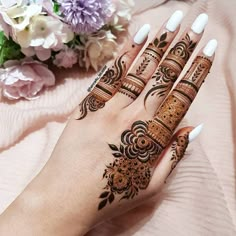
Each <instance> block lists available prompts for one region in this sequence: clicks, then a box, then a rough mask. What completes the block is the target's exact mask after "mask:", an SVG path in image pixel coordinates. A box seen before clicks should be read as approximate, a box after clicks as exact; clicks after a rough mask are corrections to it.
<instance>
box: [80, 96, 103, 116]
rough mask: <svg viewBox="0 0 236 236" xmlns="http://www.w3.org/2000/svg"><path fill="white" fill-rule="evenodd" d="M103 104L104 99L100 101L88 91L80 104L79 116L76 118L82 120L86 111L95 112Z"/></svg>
mask: <svg viewBox="0 0 236 236" xmlns="http://www.w3.org/2000/svg"><path fill="white" fill-rule="evenodd" d="M104 106H105V102H104V101H101V100H100V99H98V98H97V97H96V96H95V95H94V94H92V93H90V94H89V95H88V96H87V97H86V98H85V99H84V100H83V101H82V103H81V104H80V117H79V118H78V119H77V120H82V119H83V118H84V117H86V116H87V114H88V111H90V112H95V111H97V110H99V109H101V108H103V107H104Z"/></svg>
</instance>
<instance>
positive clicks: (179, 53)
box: [144, 33, 197, 107]
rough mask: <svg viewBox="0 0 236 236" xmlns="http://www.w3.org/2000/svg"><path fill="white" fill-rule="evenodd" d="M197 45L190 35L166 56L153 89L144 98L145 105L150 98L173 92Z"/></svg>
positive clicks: (154, 77) (156, 76) (155, 76)
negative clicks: (172, 88) (173, 87)
mask: <svg viewBox="0 0 236 236" xmlns="http://www.w3.org/2000/svg"><path fill="white" fill-rule="evenodd" d="M196 45H197V43H196V42H194V41H192V40H191V38H190V36H189V35H188V33H187V34H186V35H185V37H184V38H183V39H182V40H181V41H180V42H178V43H177V44H176V45H175V46H174V47H173V48H172V49H171V50H170V52H169V54H168V55H167V56H166V58H165V59H164V61H163V62H162V63H161V65H160V66H159V68H158V70H157V72H156V73H155V74H154V76H153V77H152V79H154V80H155V84H153V86H152V88H151V89H150V90H149V91H148V92H147V94H146V96H145V98H144V105H145V107H146V101H147V99H148V97H150V96H154V95H156V96H159V97H163V98H164V96H165V95H166V94H168V92H169V91H170V90H171V87H172V85H173V84H174V83H175V81H176V80H177V78H178V76H179V75H180V73H181V71H182V70H183V68H184V66H185V65H186V63H187V61H188V59H189V58H190V56H191V54H192V52H193V51H194V49H195V47H196Z"/></svg>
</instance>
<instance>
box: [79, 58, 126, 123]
mask: <svg viewBox="0 0 236 236" xmlns="http://www.w3.org/2000/svg"><path fill="white" fill-rule="evenodd" d="M124 55H125V54H123V55H122V56H121V57H119V58H118V59H117V60H116V61H115V63H114V65H113V66H112V67H111V68H110V69H108V70H107V71H106V72H105V74H104V75H103V76H102V78H101V79H100V81H99V82H98V83H97V84H96V85H95V87H94V89H93V90H92V91H91V93H90V94H89V95H88V96H87V97H86V98H85V99H84V100H83V101H82V102H81V103H80V105H79V107H80V115H79V118H77V120H82V119H83V118H85V117H86V116H87V114H88V112H95V111H97V110H99V109H101V108H103V107H104V106H105V103H106V102H107V101H108V100H110V99H111V98H112V96H113V95H114V93H115V92H116V91H117V89H118V88H119V86H120V84H121V78H122V77H123V76H124V74H125V73H126V70H127V69H126V65H125V61H124V60H123V58H124Z"/></svg>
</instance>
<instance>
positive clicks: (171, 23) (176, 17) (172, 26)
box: [166, 10, 184, 32]
mask: <svg viewBox="0 0 236 236" xmlns="http://www.w3.org/2000/svg"><path fill="white" fill-rule="evenodd" d="M183 17H184V14H183V12H182V11H180V10H177V11H175V12H174V13H173V14H172V16H171V17H170V18H169V20H168V22H167V24H166V29H167V30H169V31H170V32H174V31H175V30H176V29H177V27H178V26H179V24H180V23H181V21H182V19H183Z"/></svg>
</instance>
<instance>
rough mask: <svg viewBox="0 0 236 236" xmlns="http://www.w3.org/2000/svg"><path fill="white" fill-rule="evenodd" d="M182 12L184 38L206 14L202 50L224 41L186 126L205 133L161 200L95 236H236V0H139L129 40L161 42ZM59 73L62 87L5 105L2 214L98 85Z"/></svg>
mask: <svg viewBox="0 0 236 236" xmlns="http://www.w3.org/2000/svg"><path fill="white" fill-rule="evenodd" d="M177 9H180V10H183V11H184V13H185V19H184V22H183V26H182V31H183V29H184V28H185V27H186V26H189V25H190V24H191V23H192V22H193V20H194V19H195V17H196V16H197V15H198V14H200V13H202V12H206V13H208V14H209V24H208V26H207V30H206V32H205V34H204V36H203V39H202V41H201V43H200V45H199V46H198V49H200V48H201V47H202V46H203V45H204V44H205V43H206V42H207V41H208V40H209V39H211V38H216V39H217V40H218V41H219V48H218V50H217V55H216V58H215V63H214V65H213V67H212V70H211V73H210V74H209V76H208V78H207V80H206V82H205V83H204V86H203V88H202V89H201V91H200V93H199V95H198V97H197V99H196V100H195V101H194V104H193V105H192V107H191V109H190V111H189V112H188V114H187V117H186V118H185V120H184V121H183V122H182V124H181V126H183V125H193V126H196V125H198V124H200V123H204V124H205V126H204V130H203V132H202V133H201V135H200V136H199V137H198V139H197V140H196V141H194V142H193V143H192V144H190V146H189V148H188V151H187V154H186V157H185V158H184V160H183V161H182V162H181V163H180V164H179V166H178V168H177V169H176V170H175V171H174V172H173V174H172V176H171V177H170V178H169V179H168V182H167V183H166V184H165V186H164V188H163V191H162V192H161V193H160V194H159V195H158V196H155V197H154V198H153V199H151V200H149V201H147V202H146V203H145V204H144V205H142V206H140V207H139V208H137V209H134V210H132V211H131V212H129V213H127V214H125V215H122V216H120V217H117V218H115V219H112V220H110V221H107V222H105V223H104V224H102V225H100V226H98V227H97V228H95V229H93V230H92V231H91V232H89V233H88V235H89V236H93V235H94V236H100V235H101V236H108V235H109V236H110V235H122V236H123V235H127V236H129V235H135V236H138V235H142V236H149V235H150V236H151V235H160V236H169V235H170V236H172V235H178V236H182V235H183V236H185V235H186V236H189V235H192V236H198V235H200V236H211V235H214V236H218V235H219V236H228V235H234V236H235V235H236V200H235V199H236V188H235V187H236V186H235V185H236V178H235V176H236V174H235V168H236V160H235V148H234V146H235V143H236V140H235V139H236V130H235V120H236V119H235V115H236V111H235V108H236V106H235V105H236V97H235V91H236V72H235V65H236V13H235V10H236V1H235V0H227V1H222V0H208V1H207V0H196V1H194V0H192V1H164V0H146V1H141V0H139V1H138V0H137V1H136V7H135V9H134V17H133V19H132V23H131V25H130V27H129V33H130V34H131V35H132V34H134V33H135V32H136V30H137V29H138V28H139V27H140V26H141V25H142V24H144V23H149V24H150V25H151V26H152V33H151V37H153V36H154V35H155V33H156V31H157V30H158V29H159V27H160V26H161V25H162V23H163V22H164V21H165V20H166V19H167V18H168V17H169V16H170V15H171V14H172V13H173V12H174V11H175V10H177ZM124 43H125V42H124ZM56 73H57V81H58V82H57V86H56V87H54V88H53V89H51V90H49V91H47V92H46V93H44V94H43V95H42V96H41V97H40V98H39V99H37V100H35V101H31V102H28V101H23V100H22V101H18V102H7V101H5V100H4V99H1V100H0V212H3V211H4V209H6V207H7V206H8V205H9V204H10V203H11V202H12V201H13V200H14V199H15V198H16V196H17V195H18V194H19V193H20V192H21V191H22V190H23V189H24V187H25V186H26V185H27V184H28V183H29V181H30V180H31V179H32V178H33V177H34V176H35V175H36V174H37V173H38V171H40V169H41V168H42V166H43V165H44V164H45V163H46V161H47V160H48V158H49V157H50V154H51V152H52V150H53V147H54V145H55V144H56V142H57V140H58V137H59V136H60V134H61V132H62V130H63V128H64V127H65V124H66V122H67V119H68V117H69V116H70V114H71V112H72V111H73V109H74V108H75V107H76V106H77V105H78V103H79V102H80V101H81V99H82V98H83V97H84V96H85V95H86V91H87V88H88V86H89V85H90V84H91V82H92V81H93V79H94V78H95V74H94V73H91V72H90V73H89V74H88V73H85V72H82V71H78V69H74V70H71V71H62V70H60V71H57V72H56Z"/></svg>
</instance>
